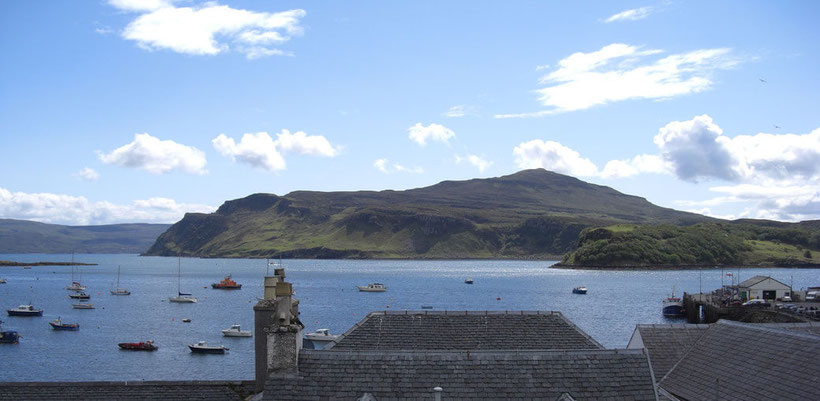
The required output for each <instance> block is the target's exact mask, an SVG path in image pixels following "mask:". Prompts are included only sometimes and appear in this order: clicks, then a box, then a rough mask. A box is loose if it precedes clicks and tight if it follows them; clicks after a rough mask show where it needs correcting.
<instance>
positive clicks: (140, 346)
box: [117, 341, 159, 351]
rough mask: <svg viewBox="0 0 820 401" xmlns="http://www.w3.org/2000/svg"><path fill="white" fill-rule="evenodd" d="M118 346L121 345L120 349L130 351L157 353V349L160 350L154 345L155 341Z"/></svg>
mask: <svg viewBox="0 0 820 401" xmlns="http://www.w3.org/2000/svg"><path fill="white" fill-rule="evenodd" d="M117 345H119V346H120V348H122V349H125V350H129V351H156V350H157V349H159V347H157V346H156V345H154V342H153V341H145V342H138V343H119V344H117Z"/></svg>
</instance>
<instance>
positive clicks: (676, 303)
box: [663, 286, 686, 317]
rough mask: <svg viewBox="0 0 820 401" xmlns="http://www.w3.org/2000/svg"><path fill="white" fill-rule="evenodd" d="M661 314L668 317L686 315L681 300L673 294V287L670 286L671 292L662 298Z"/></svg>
mask: <svg viewBox="0 0 820 401" xmlns="http://www.w3.org/2000/svg"><path fill="white" fill-rule="evenodd" d="M663 315H664V316H669V317H677V316H686V310H685V309H684V308H683V300H682V299H680V298H679V297H676V296H675V287H674V286H673V287H672V294H671V295H670V296H668V297H667V298H666V299H664V300H663Z"/></svg>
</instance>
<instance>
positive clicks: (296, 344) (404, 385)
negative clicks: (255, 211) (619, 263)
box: [254, 271, 657, 400]
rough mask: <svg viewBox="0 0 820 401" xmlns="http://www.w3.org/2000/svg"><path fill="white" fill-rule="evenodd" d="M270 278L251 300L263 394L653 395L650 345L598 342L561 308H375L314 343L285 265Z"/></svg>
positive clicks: (641, 397)
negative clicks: (305, 332) (326, 343)
mask: <svg viewBox="0 0 820 401" xmlns="http://www.w3.org/2000/svg"><path fill="white" fill-rule="evenodd" d="M269 284H270V286H271V291H266V293H270V294H275V297H274V298H273V299H263V300H262V301H260V302H259V303H258V304H257V305H256V306H255V307H254V310H255V311H256V319H257V321H256V324H257V333H258V334H261V335H258V336H257V339H259V338H260V337H261V338H263V339H266V341H264V342H265V344H263V345H262V347H261V348H260V347H257V348H256V353H257V362H260V355H261V358H262V361H263V362H264V369H261V370H259V369H257V386H261V387H262V388H263V389H264V392H263V394H262V395H261V397H259V398H261V399H262V400H302V399H311V400H313V399H347V400H358V399H361V400H395V399H415V400H434V399H436V400H438V399H443V400H448V399H465V400H470V399H473V400H497V399H543V400H585V399H633V400H656V399H657V393H656V382H655V380H654V377H653V375H652V370H651V365H650V362H649V358H648V354H647V351H646V350H644V349H632V350H627V349H617V350H608V349H603V347H602V346H601V345H600V344H599V343H598V342H597V341H595V340H594V339H592V338H591V337H590V336H589V335H587V334H586V333H584V332H583V330H581V329H580V328H578V327H577V326H575V325H574V324H572V322H571V321H569V320H568V319H566V318H565V317H564V316H563V315H562V314H561V313H560V312H553V311H384V312H373V313H370V314H368V315H367V316H366V317H365V318H363V319H362V320H361V321H360V322H358V323H357V324H355V325H354V326H353V327H352V328H351V329H350V330H348V331H347V332H345V333H344V334H343V335H342V336H341V337H340V338H339V340H338V341H337V342H336V343H335V344H333V345H332V346H330V347H327V348H326V349H324V350H312V349H302V347H301V342H300V339H301V329H302V326H301V324H300V323H299V322H298V314H299V312H298V302H297V301H295V299H294V298H293V297H292V290H291V288H290V285H289V284H288V283H285V282H284V272H283V271H281V272H280V271H277V279H276V280H271V281H270V282H269V283H267V282H266V289H267V288H268V286H269ZM259 367H260V365H257V368H259Z"/></svg>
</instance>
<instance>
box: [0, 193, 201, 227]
mask: <svg viewBox="0 0 820 401" xmlns="http://www.w3.org/2000/svg"><path fill="white" fill-rule="evenodd" d="M214 210H216V208H215V207H213V206H208V205H199V204H187V203H177V202H176V201H174V200H173V199H168V198H150V199H146V200H136V201H134V202H132V203H131V204H127V205H117V204H114V203H111V202H105V201H102V202H91V201H89V200H88V199H86V198H85V197H82V196H72V195H63V194H51V193H24V192H11V191H9V190H7V189H4V188H0V217H2V218H8V219H21V220H34V221H39V222H43V223H52V224H68V225H89V224H115V223H174V222H176V221H178V220H180V219H181V218H182V216H183V215H184V214H185V213H188V212H196V213H211V212H213V211H214Z"/></svg>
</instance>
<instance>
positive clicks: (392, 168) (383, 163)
mask: <svg viewBox="0 0 820 401" xmlns="http://www.w3.org/2000/svg"><path fill="white" fill-rule="evenodd" d="M373 167H375V168H376V169H377V170H379V171H381V172H382V173H385V174H391V173H395V172H403V173H412V174H421V173H423V172H424V169H423V168H421V167H405V166H403V165H401V164H398V163H392V164H391V163H390V160H387V159H376V161H374V162H373Z"/></svg>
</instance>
